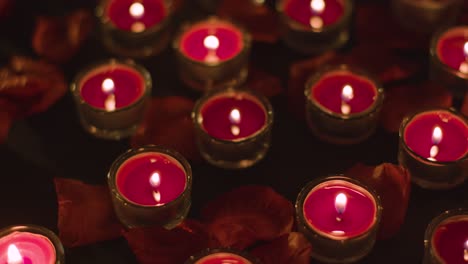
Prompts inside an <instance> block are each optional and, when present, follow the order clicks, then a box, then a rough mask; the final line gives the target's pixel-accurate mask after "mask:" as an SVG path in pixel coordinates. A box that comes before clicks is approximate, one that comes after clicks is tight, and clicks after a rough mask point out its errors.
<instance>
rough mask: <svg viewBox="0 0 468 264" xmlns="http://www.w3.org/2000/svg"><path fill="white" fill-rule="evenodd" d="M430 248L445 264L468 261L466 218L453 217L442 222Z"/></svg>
mask: <svg viewBox="0 0 468 264" xmlns="http://www.w3.org/2000/svg"><path fill="white" fill-rule="evenodd" d="M432 247H433V248H434V250H435V253H436V255H437V256H438V257H439V258H440V259H441V260H442V261H443V263H445V264H464V263H466V262H467V261H468V217H466V216H464V217H455V219H450V218H449V219H447V220H446V221H444V222H442V223H441V224H440V225H439V226H438V227H437V229H436V230H435V232H434V235H433V237H432Z"/></svg>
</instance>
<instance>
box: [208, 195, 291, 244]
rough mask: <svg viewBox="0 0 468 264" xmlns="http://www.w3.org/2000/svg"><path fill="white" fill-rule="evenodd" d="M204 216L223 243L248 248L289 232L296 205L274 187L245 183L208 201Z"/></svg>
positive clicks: (210, 229)
mask: <svg viewBox="0 0 468 264" xmlns="http://www.w3.org/2000/svg"><path fill="white" fill-rule="evenodd" d="M202 217H203V219H204V221H206V223H207V225H208V229H209V232H210V234H211V236H213V237H215V238H216V240H218V241H219V242H220V244H221V246H223V247H234V248H238V249H245V248H246V247H248V246H250V245H252V244H254V243H255V242H256V241H259V240H271V239H274V238H276V237H278V236H281V235H283V234H286V233H289V232H290V231H291V228H292V225H293V206H292V204H291V202H289V201H288V200H286V199H285V198H284V197H282V196H281V195H279V194H278V193H276V192H275V191H274V190H273V189H272V188H270V187H264V186H244V187H240V188H238V189H235V190H233V191H230V192H228V193H225V194H223V195H222V196H221V197H218V198H217V199H216V200H214V201H212V202H210V203H208V204H207V205H206V207H205V208H204V209H203V211H202Z"/></svg>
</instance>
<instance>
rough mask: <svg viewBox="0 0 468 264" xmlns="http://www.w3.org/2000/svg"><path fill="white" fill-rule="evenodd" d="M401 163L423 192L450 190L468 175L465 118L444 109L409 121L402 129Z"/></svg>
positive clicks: (406, 119)
mask: <svg viewBox="0 0 468 264" xmlns="http://www.w3.org/2000/svg"><path fill="white" fill-rule="evenodd" d="M399 153H400V154H399V160H400V163H401V164H402V165H403V166H405V167H407V168H408V170H409V171H410V173H411V176H412V180H413V181H415V183H417V184H419V185H420V186H422V187H424V188H436V189H439V188H450V187H453V186H456V185H458V184H460V183H461V182H463V181H464V180H465V179H466V177H467V175H468V173H467V172H466V170H465V169H464V168H466V166H467V165H468V163H467V162H468V158H467V157H468V124H467V120H466V118H464V117H463V116H461V115H459V114H457V113H455V112H451V111H450V110H445V109H434V110H428V111H423V112H419V113H417V114H415V115H412V116H410V117H406V118H405V119H404V120H403V122H402V125H401V128H400V152H399Z"/></svg>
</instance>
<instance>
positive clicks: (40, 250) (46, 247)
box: [0, 231, 56, 264]
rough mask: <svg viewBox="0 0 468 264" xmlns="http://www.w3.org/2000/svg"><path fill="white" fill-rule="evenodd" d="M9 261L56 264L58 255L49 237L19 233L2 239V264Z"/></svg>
mask: <svg viewBox="0 0 468 264" xmlns="http://www.w3.org/2000/svg"><path fill="white" fill-rule="evenodd" d="M18 253H19V254H18ZM8 260H10V261H11V262H12V263H23V264H36V263H40V264H54V263H55V261H56V253H55V248H54V245H53V244H52V242H50V240H49V239H48V238H47V237H45V236H42V235H39V234H33V233H29V232H19V231H18V232H13V233H11V234H9V235H7V236H4V237H2V238H0V263H1V264H7V263H9V262H8ZM20 260H22V261H23V262H20ZM15 261H16V262H15Z"/></svg>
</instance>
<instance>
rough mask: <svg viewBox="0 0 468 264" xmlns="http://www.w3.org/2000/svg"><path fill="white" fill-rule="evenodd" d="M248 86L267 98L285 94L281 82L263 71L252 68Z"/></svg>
mask: <svg viewBox="0 0 468 264" xmlns="http://www.w3.org/2000/svg"><path fill="white" fill-rule="evenodd" d="M247 86H248V87H249V88H250V89H252V90H255V91H257V92H259V93H261V94H263V95H264V96H266V97H274V96H277V95H279V94H281V93H282V92H283V87H281V81H280V79H279V78H278V77H275V76H273V75H271V74H269V73H267V72H265V71H263V70H260V69H256V68H253V67H251V69H250V72H249V78H248V80H247Z"/></svg>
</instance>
